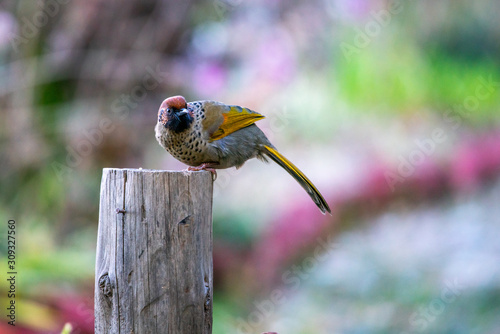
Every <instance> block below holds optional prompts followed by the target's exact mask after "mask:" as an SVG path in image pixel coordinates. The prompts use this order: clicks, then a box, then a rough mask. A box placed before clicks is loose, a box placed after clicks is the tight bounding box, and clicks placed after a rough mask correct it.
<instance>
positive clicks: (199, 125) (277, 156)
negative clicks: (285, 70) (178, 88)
mask: <svg viewBox="0 0 500 334" xmlns="http://www.w3.org/2000/svg"><path fill="white" fill-rule="evenodd" d="M263 118H264V116H263V115H261V114H259V113H257V112H255V111H252V110H250V109H247V108H242V107H239V106H231V105H226V104H223V103H220V102H215V101H196V102H189V103H187V102H186V99H185V98H184V97H182V96H173V97H169V98H168V99H166V100H165V101H163V103H162V104H161V106H160V109H159V110H158V123H157V124H156V127H155V132H156V139H157V140H158V142H159V143H160V145H161V146H163V147H164V148H165V149H166V150H167V151H168V152H169V153H170V154H171V155H172V156H173V157H174V158H176V159H177V160H179V161H181V162H183V163H185V164H186V165H188V166H191V167H188V169H189V170H202V169H206V170H210V171H212V172H214V169H219V168H229V167H236V168H239V167H241V166H242V165H243V164H244V163H245V161H247V160H248V159H251V158H258V159H260V160H263V161H266V162H267V158H270V159H271V160H273V161H274V162H276V163H277V164H278V165H280V166H281V167H282V168H283V169H284V170H286V171H287V172H288V173H289V174H290V175H291V176H293V178H294V179H295V180H296V181H297V182H298V183H299V184H300V185H301V186H302V188H304V189H305V191H306V192H307V193H308V194H309V196H311V199H312V200H313V201H314V203H316V205H317V206H318V208H319V209H320V210H321V212H322V213H325V212H329V213H331V210H330V207H329V206H328V203H326V201H325V199H324V198H323V196H322V195H321V194H320V192H319V191H318V189H316V187H315V186H314V185H313V184H312V182H311V181H310V180H309V179H308V178H307V177H306V176H305V175H304V173H302V172H301V171H300V170H299V169H298V168H297V167H296V166H295V165H294V164H292V163H291V162H290V161H289V160H288V159H287V158H285V157H284V156H283V155H282V154H281V153H279V152H278V151H277V150H276V148H275V147H274V146H273V145H272V144H271V143H270V142H269V139H267V137H266V135H265V134H264V133H263V132H262V131H261V130H260V129H259V128H258V127H257V126H256V125H255V124H254V123H255V122H256V121H258V120H260V119H263Z"/></svg>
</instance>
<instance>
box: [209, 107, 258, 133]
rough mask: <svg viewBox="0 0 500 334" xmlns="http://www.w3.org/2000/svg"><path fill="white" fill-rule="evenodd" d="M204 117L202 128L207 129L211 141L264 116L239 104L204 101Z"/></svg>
mask: <svg viewBox="0 0 500 334" xmlns="http://www.w3.org/2000/svg"><path fill="white" fill-rule="evenodd" d="M203 108H204V109H205V119H204V120H203V122H202V126H203V129H204V130H205V131H208V134H209V138H210V140H211V141H214V140H219V139H221V138H224V137H226V136H227V135H230V134H231V133H233V132H235V131H238V130H239V129H242V128H244V127H247V126H249V125H251V124H253V123H255V122H257V121H258V120H261V119H263V118H264V116H263V115H261V114H259V113H257V112H255V111H253V110H250V109H248V108H242V107H239V106H228V105H225V104H222V103H218V102H211V101H204V103H203Z"/></svg>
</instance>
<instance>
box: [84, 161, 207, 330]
mask: <svg viewBox="0 0 500 334" xmlns="http://www.w3.org/2000/svg"><path fill="white" fill-rule="evenodd" d="M212 182H213V181H212V174H211V173H209V172H206V171H203V172H187V173H185V172H182V171H178V172H177V171H175V172H174V171H157V170H142V169H112V168H105V169H104V170H103V175H102V181H101V201H100V209H99V230H98V237H97V258H96V276H95V298H94V299H95V332H96V334H103V333H127V334H128V333H137V334H143V333H144V334H147V333H175V334H184V333H186V334H187V333H189V334H198V333H200V334H206V333H212V291H213V290H212V275H213V274H212V190H213V188H212Z"/></svg>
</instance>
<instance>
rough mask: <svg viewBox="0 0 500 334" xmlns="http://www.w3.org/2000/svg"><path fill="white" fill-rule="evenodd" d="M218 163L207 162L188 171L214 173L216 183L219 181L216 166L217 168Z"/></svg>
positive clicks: (189, 168)
mask: <svg viewBox="0 0 500 334" xmlns="http://www.w3.org/2000/svg"><path fill="white" fill-rule="evenodd" d="M217 165H218V164H217V163H214V162H205V163H202V164H201V165H199V166H196V167H195V166H188V168H187V170H188V171H200V170H206V171H209V172H210V173H212V175H213V179H214V181H215V180H216V179H217V172H216V171H215V168H214V167H215V166H217Z"/></svg>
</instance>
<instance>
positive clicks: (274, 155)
mask: <svg viewBox="0 0 500 334" xmlns="http://www.w3.org/2000/svg"><path fill="white" fill-rule="evenodd" d="M263 151H264V153H265V154H266V155H267V156H268V157H269V158H271V160H273V161H274V162H276V163H277V164H278V165H280V166H281V167H283V169H284V170H286V171H287V172H288V173H289V174H290V175H291V176H293V178H294V179H295V180H297V182H298V183H299V184H300V185H301V186H302V188H304V190H305V191H306V192H307V193H308V194H309V196H311V199H312V200H313V201H314V203H316V205H317V206H318V208H319V209H320V210H321V212H322V213H323V214H325V212H327V211H328V213H330V214H331V213H332V211H331V210H330V207H329V206H328V203H326V201H325V199H324V198H323V196H322V195H321V194H320V192H319V191H318V189H316V187H315V186H314V184H312V182H311V181H310V180H309V179H308V178H307V176H305V175H304V173H302V172H301V171H300V170H299V169H298V168H297V167H296V166H295V165H294V164H292V162H291V161H290V160H288V159H287V158H285V157H284V156H283V155H282V154H281V153H279V152H278V151H276V150H275V149H274V148H272V147H269V146H264V150H263Z"/></svg>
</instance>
